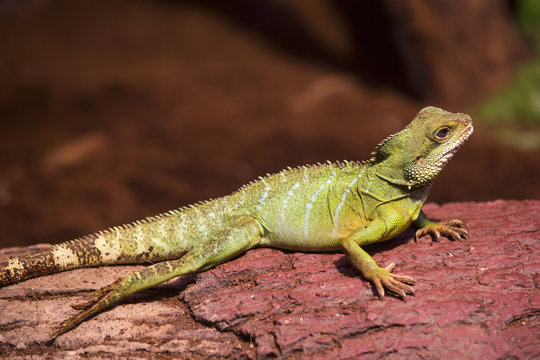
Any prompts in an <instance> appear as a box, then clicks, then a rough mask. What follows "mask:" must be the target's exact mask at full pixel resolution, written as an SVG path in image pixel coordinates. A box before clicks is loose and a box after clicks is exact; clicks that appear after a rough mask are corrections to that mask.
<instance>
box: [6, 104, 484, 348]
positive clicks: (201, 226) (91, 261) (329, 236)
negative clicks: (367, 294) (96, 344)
mask: <svg viewBox="0 0 540 360" xmlns="http://www.w3.org/2000/svg"><path fill="white" fill-rule="evenodd" d="M472 132H473V125H472V119H471V117H470V116H468V115H466V114H463V113H451V112H447V111H445V110H442V109H439V108H436V107H432V106H430V107H426V108H424V109H422V110H421V111H420V112H419V113H418V114H417V115H416V117H415V118H414V119H413V120H412V121H411V123H409V124H408V125H407V126H406V127H405V128H404V129H403V130H401V131H399V132H397V133H395V134H393V135H390V136H388V137H387V138H386V139H384V140H383V141H382V142H381V143H380V144H379V145H378V146H377V147H376V148H375V151H374V152H373V153H372V157H371V159H370V160H368V161H361V162H358V161H354V162H349V161H342V162H327V163H324V164H320V163H318V164H315V165H309V166H300V167H296V168H290V167H289V168H287V169H285V170H283V171H281V172H278V173H275V174H266V176H264V177H259V178H258V180H254V181H252V182H250V183H249V184H247V185H244V186H242V187H241V188H240V189H239V190H237V191H236V192H234V193H232V194H231V195H228V196H224V197H221V198H216V199H213V200H208V201H203V202H199V203H196V204H194V205H190V206H186V207H182V208H178V209H176V210H172V211H169V212H166V213H163V214H160V215H157V216H153V217H148V218H146V219H144V220H139V221H135V222H133V223H130V224H126V225H122V226H117V227H113V228H110V229H108V230H104V231H101V232H97V233H94V234H90V235H86V236H83V237H80V238H78V239H75V240H71V241H67V242H64V243H60V244H57V245H53V246H52V247H49V248H46V249H42V250H40V251H38V252H36V253H29V254H23V255H21V256H16V257H12V258H9V259H7V260H6V261H4V262H2V263H0V287H3V286H6V285H9V284H13V283H17V282H20V281H23V280H25V279H29V278H33V277H38V276H42V275H48V274H53V273H57V272H60V271H65V270H70V269H75V268H83V267H91V266H104V265H116V264H148V263H149V262H151V263H153V264H152V265H149V266H147V267H145V268H143V269H141V270H139V271H135V272H133V273H131V274H129V275H127V276H125V277H124V278H121V279H119V280H117V281H115V282H113V283H112V284H110V285H108V286H105V287H103V288H101V289H99V290H97V291H96V292H94V293H92V294H90V295H89V296H88V298H87V299H86V301H85V302H83V303H80V304H77V305H74V306H73V307H74V308H75V309H77V310H79V312H78V313H76V314H75V315H73V316H72V317H70V318H68V319H67V320H65V321H64V322H63V323H61V324H60V326H58V327H57V328H56V329H54V332H53V333H52V334H51V336H52V339H53V340H54V339H56V337H58V336H60V335H61V334H63V333H65V332H67V331H69V330H71V329H73V328H74V327H76V326H78V325H79V324H80V323H82V322H84V321H85V320H87V319H88V318H89V317H91V316H92V315H94V314H96V313H98V312H101V311H103V310H104V309H107V308H109V307H112V306H114V305H116V304H117V303H118V302H119V301H120V300H121V299H122V298H124V297H125V296H126V295H128V294H131V293H134V292H137V291H141V290H144V289H148V288H151V287H154V286H156V285H158V284H161V283H163V282H165V281H168V280H170V279H172V278H175V277H178V276H181V275H185V274H190V273H196V272H202V271H206V270H208V269H210V268H213V267H215V266H217V265H219V264H222V263H224V262H226V261H228V260H231V259H233V258H235V257H237V256H239V255H240V254H242V253H244V252H246V251H247V250H249V249H252V248H256V247H274V248H279V249H285V250H291V251H309V252H312V251H313V252H317V251H322V252H325V251H342V252H344V253H345V254H346V256H347V257H348V259H349V261H350V262H351V263H352V265H353V266H354V267H355V268H356V269H357V270H358V271H359V272H360V274H361V275H362V276H363V277H364V278H365V279H367V280H368V281H370V282H371V283H372V284H373V285H374V287H375V291H376V294H377V295H378V296H379V298H381V299H382V298H383V297H384V296H385V290H386V291H388V292H390V293H392V294H393V295H395V296H398V297H400V298H401V299H403V300H406V297H407V295H414V289H413V287H412V286H413V285H414V282H415V281H414V279H413V278H412V277H410V276H407V275H398V274H394V273H392V270H393V269H394V267H395V264H394V263H391V264H389V265H387V266H386V267H379V266H378V265H377V264H376V263H375V261H374V260H373V259H372V257H371V256H370V255H369V254H368V253H367V252H366V251H365V250H364V249H362V246H365V245H368V244H371V243H375V242H379V241H385V240H388V239H391V238H393V237H395V236H397V235H398V234H400V233H402V232H403V231H405V230H406V229H407V228H408V227H409V226H411V225H412V226H413V227H414V228H416V229H417V231H416V233H415V241H416V240H417V239H418V238H419V237H422V236H424V235H431V236H432V237H435V238H436V239H439V237H440V236H441V235H444V236H446V237H448V238H450V239H451V240H461V239H464V238H466V237H467V235H468V233H467V230H466V229H465V227H464V226H463V224H462V222H461V221H460V220H450V221H447V222H436V221H432V220H430V219H429V218H428V217H427V216H426V215H425V214H424V212H423V211H422V205H423V203H424V202H425V200H426V198H427V196H428V194H429V192H430V189H431V186H432V184H433V181H434V179H435V177H436V176H437V175H438V173H439V172H440V171H441V170H442V168H443V167H444V166H445V165H446V164H447V163H448V161H449V160H450V159H451V158H452V157H453V155H454V154H455V153H456V151H457V150H458V149H459V148H460V147H461V145H462V144H463V143H464V142H465V141H466V140H467V139H468V138H469V136H470V135H471V134H472Z"/></svg>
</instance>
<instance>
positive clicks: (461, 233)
mask: <svg viewBox="0 0 540 360" xmlns="http://www.w3.org/2000/svg"><path fill="white" fill-rule="evenodd" d="M412 225H413V227H414V228H416V229H417V230H416V233H415V234H414V240H415V241H418V239H420V238H421V237H422V236H424V235H428V234H429V235H431V236H433V237H435V240H439V239H440V237H441V234H442V235H444V236H446V237H448V238H449V239H450V240H462V239H466V238H467V235H468V232H467V230H465V229H464V228H463V223H462V222H461V221H460V220H457V219H453V220H449V221H446V222H442V223H440V222H436V221H432V220H430V219H429V218H428V217H427V216H426V214H424V212H423V211H420V214H419V215H418V218H417V219H416V220H415V221H414V222H413V223H412Z"/></svg>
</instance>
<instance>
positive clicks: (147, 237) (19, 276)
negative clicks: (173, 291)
mask: <svg viewBox="0 0 540 360" xmlns="http://www.w3.org/2000/svg"><path fill="white" fill-rule="evenodd" d="M171 216H181V214H180V213H179V212H171V213H170V214H166V215H160V216H157V217H153V218H148V219H145V220H142V221H138V222H135V223H133V224H129V225H124V226H120V227H115V228H112V229H109V230H106V231H102V232H99V233H96V234H91V235H87V236H84V237H81V238H78V239H75V240H71V241H67V242H64V243H61V244H58V245H54V246H51V247H50V248H48V249H44V250H41V251H37V252H35V253H28V254H24V255H21V256H17V257H13V258H10V259H8V260H6V261H3V262H1V263H0V287H2V286H5V285H9V284H13V283H16V282H19V281H22V280H26V279H30V278H34V277H38V276H43V275H49V274H54V273H57V272H61V271H65V270H71V269H77V268H84V267H91V266H100V265H116V264H142V263H152V262H157V261H163V260H172V259H177V258H180V257H181V256H182V255H183V254H184V253H185V252H186V251H187V250H189V249H187V248H186V245H185V243H180V244H179V243H178V240H176V239H178V233H177V231H176V230H175V229H174V226H172V225H171V221H170V217H171Z"/></svg>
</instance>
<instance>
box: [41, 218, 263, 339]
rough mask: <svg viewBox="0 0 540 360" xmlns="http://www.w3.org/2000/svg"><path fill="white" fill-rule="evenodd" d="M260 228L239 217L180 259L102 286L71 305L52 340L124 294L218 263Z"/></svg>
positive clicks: (248, 244) (254, 239) (243, 247)
mask: <svg viewBox="0 0 540 360" xmlns="http://www.w3.org/2000/svg"><path fill="white" fill-rule="evenodd" d="M262 236H264V234H263V228H262V226H261V225H260V224H259V222H258V221H256V220H255V219H253V218H250V217H241V218H239V219H237V220H236V221H234V222H233V223H232V224H231V225H230V226H228V227H227V229H226V230H224V231H221V232H219V233H218V234H215V235H214V236H212V238H209V239H207V240H206V241H202V242H201V243H200V244H198V245H197V246H195V247H194V248H193V249H191V250H190V251H189V252H188V253H186V254H185V255H184V256H183V257H182V258H180V259H177V260H169V261H163V262H160V263H157V264H154V265H151V266H148V267H146V268H144V269H142V270H140V271H136V272H133V273H131V274H129V275H127V276H126V277H124V278H122V279H119V280H117V281H115V282H114V283H112V284H111V285H108V286H106V287H104V288H102V289H99V290H98V291H96V292H95V293H93V294H92V295H90V297H89V299H87V301H85V302H84V303H81V304H78V305H75V306H74V307H75V308H76V309H78V310H81V311H80V312H79V313H78V314H76V315H74V316H72V317H71V318H69V319H67V320H66V321H64V322H63V323H62V324H61V325H60V327H59V328H58V329H56V330H55V331H54V332H53V333H52V335H51V336H52V338H53V339H55V338H57V337H58V336H60V335H61V334H63V333H65V332H67V331H69V330H71V329H73V328H74V327H76V326H77V325H79V324H81V323H82V322H84V321H85V320H87V319H88V318H89V317H91V316H92V315H94V314H96V313H98V312H100V311H102V310H104V309H106V308H109V307H111V306H113V305H115V304H117V303H118V302H119V301H120V300H121V299H122V298H124V297H125V296H126V295H129V294H132V293H134V292H137V291H140V290H144V289H148V288H151V287H154V286H156V285H159V284H161V283H163V282H165V281H168V280H170V279H172V278H175V277H177V276H180V275H185V274H189V273H193V272H196V271H203V270H207V269H210V268H212V267H214V266H217V265H219V264H221V263H224V262H226V261H227V260H229V259H231V258H234V257H235V256H237V255H240V254H241V253H244V252H245V251H247V250H249V249H251V248H253V247H255V246H256V245H257V244H259V242H260V240H261V238H262Z"/></svg>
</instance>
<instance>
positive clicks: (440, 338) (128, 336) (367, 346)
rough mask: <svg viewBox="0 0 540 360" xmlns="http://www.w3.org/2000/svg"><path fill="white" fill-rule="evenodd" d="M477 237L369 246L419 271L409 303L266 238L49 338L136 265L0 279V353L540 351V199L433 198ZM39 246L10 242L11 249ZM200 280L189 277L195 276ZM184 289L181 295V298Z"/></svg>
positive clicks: (326, 257)
mask: <svg viewBox="0 0 540 360" xmlns="http://www.w3.org/2000/svg"><path fill="white" fill-rule="evenodd" d="M425 210H426V213H427V214H428V216H431V217H433V218H435V219H444V218H454V217H456V218H461V219H462V220H463V221H464V222H465V223H466V224H467V227H468V229H469V232H470V237H469V239H468V240H466V241H463V242H452V241H449V240H447V239H445V238H444V239H441V240H440V241H439V242H431V241H430V240H429V239H428V238H422V239H421V240H420V242H418V243H414V241H413V240H412V231H410V230H409V231H407V232H406V233H404V234H403V235H401V236H400V237H399V238H397V239H394V240H391V241H387V242H385V243H382V244H377V245H375V246H371V247H369V248H368V249H367V250H368V251H369V252H370V253H371V254H372V255H373V257H374V259H375V260H376V261H377V263H378V264H379V265H387V264H388V263H390V262H395V263H396V264H397V267H396V269H395V270H394V271H395V272H398V273H400V274H407V275H410V276H413V277H414V278H415V279H416V280H417V284H416V286H415V289H416V296H414V297H409V298H408V301H407V302H403V301H400V300H398V299H397V298H393V297H387V298H385V299H384V301H379V300H377V299H376V298H375V297H374V289H373V288H372V286H371V285H369V284H368V283H367V282H366V281H364V280H363V279H362V278H360V277H358V276H357V274H355V271H354V270H353V269H352V268H351V266H350V264H349V262H348V261H347V259H346V258H345V257H344V256H343V255H342V254H337V253H336V254H305V253H295V252H284V251H280V250H274V249H257V250H253V251H250V252H248V253H247V254H246V255H244V256H241V257H240V258H238V259H236V260H234V261H231V262H229V263H226V264H223V265H221V266H218V267H217V268H216V269H213V270H211V271H208V272H205V273H202V274H199V275H198V276H196V277H188V278H183V279H178V280H174V281H171V282H169V283H167V284H164V285H161V286H159V287H158V288H156V289H152V290H148V291H146V292H143V293H141V294H134V295H133V296H131V297H130V298H128V299H127V300H126V301H124V304H122V305H121V306H117V307H115V308H114V309H111V310H109V311H106V312H104V313H101V314H99V315H97V316H95V317H93V318H92V319H90V320H89V321H87V322H85V323H83V324H82V325H80V326H79V327H78V328H76V329H75V330H73V331H71V332H69V333H67V334H65V335H63V336H61V337H60V338H58V339H57V340H56V342H55V343H54V344H50V345H47V344H46V340H47V333H48V331H49V330H50V329H51V328H52V327H53V326H54V324H57V323H58V322H60V321H61V320H63V319H64V318H66V317H67V316H68V315H70V314H73V313H74V312H75V310H73V309H71V308H70V306H69V304H71V303H74V302H77V301H79V300H81V299H82V296H83V295H85V294H86V293H87V292H89V291H92V290H94V289H97V288H99V287H101V286H103V285H106V284H108V283H110V282H111V281H113V280H114V279H116V278H117V277H119V276H122V275H124V274H127V273H128V272H130V271H132V270H133V269H134V268H135V267H130V266H122V267H109V268H96V269H81V270H74V271H70V272H66V273H62V274H56V275H52V276H46V277H42V278H37V279H32V280H28V281H25V282H22V283H20V284H16V285H12V286H9V287H6V288H2V289H1V290H0V313H1V314H2V316H1V318H0V355H1V356H4V357H27V356H29V355H34V356H36V358H45V357H50V356H64V357H66V356H68V357H71V358H82V357H114V356H120V355H121V356H130V357H137V358H152V357H156V356H159V357H164V358H167V357H170V358H178V357H181V358H226V357H236V358H267V357H275V356H277V357H284V358H293V359H296V358H298V359H300V358H308V357H312V356H317V358H328V359H336V358H339V359H353V358H354V359H359V358H360V359H363V358H366V359H376V358H391V359H396V358H408V359H410V358H448V357H452V358H478V357H479V356H481V357H482V358H486V359H500V358H535V357H538V356H540V292H539V289H540V274H539V270H540V257H539V256H538V254H539V252H540V201H532V200H530V201H502V200H499V201H494V202H487V203H451V204H446V205H444V206H437V205H434V204H428V205H427V206H426V207H425ZM27 250H28V248H10V249H4V250H2V251H1V252H0V259H1V258H5V257H8V256H11V255H14V254H18V253H20V252H22V251H27ZM193 280H194V282H193V283H192V284H190V282H191V281H193ZM178 294H180V299H178V298H177V296H178Z"/></svg>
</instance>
